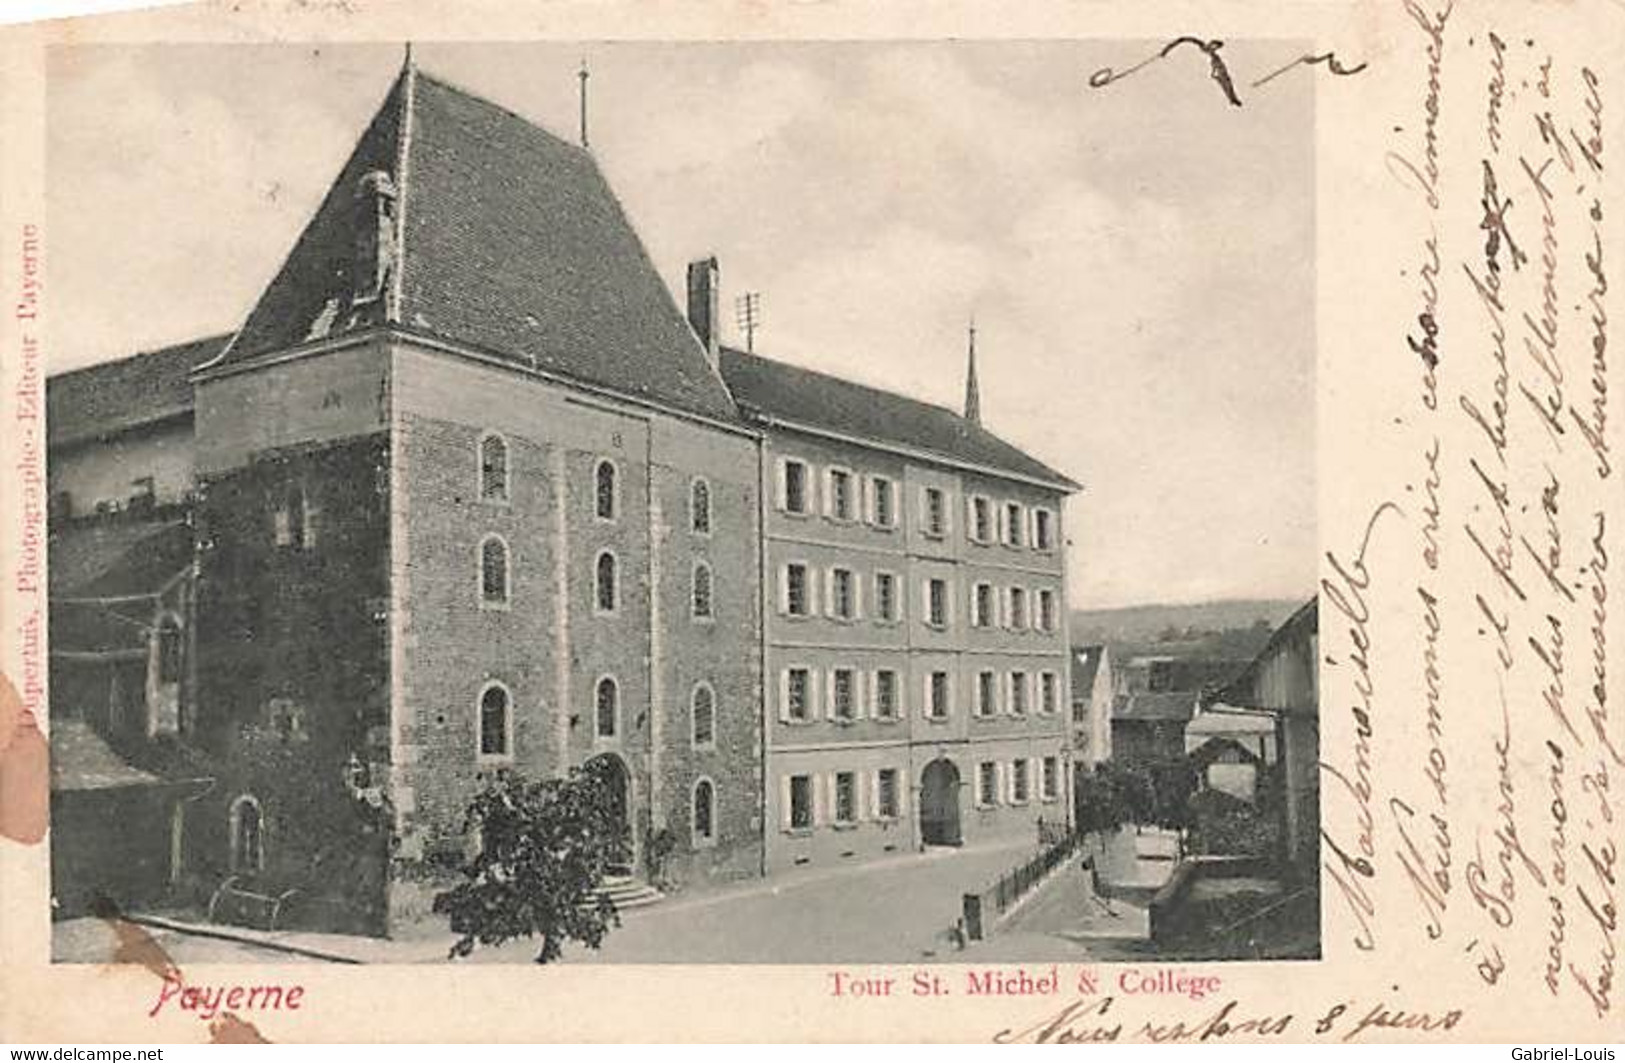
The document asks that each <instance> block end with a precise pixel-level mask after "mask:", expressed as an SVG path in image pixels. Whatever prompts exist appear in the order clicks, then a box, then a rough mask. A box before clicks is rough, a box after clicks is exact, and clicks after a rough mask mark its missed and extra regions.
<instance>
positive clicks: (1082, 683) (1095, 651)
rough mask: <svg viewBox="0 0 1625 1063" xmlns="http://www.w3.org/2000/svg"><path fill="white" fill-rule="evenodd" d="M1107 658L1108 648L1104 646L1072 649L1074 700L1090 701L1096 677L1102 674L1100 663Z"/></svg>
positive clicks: (1075, 647)
mask: <svg viewBox="0 0 1625 1063" xmlns="http://www.w3.org/2000/svg"><path fill="white" fill-rule="evenodd" d="M1105 656H1106V647H1104V646H1074V647H1072V698H1073V700H1075V701H1086V700H1088V698H1089V697H1090V694H1091V692H1092V691H1093V690H1094V687H1095V676H1096V675H1097V674H1098V673H1099V672H1100V662H1101V661H1102V660H1103V659H1104V658H1105Z"/></svg>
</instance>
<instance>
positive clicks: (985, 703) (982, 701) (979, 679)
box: [976, 672, 999, 716]
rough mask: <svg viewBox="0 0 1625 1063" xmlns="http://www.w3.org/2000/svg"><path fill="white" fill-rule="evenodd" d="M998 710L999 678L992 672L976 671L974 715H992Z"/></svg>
mask: <svg viewBox="0 0 1625 1063" xmlns="http://www.w3.org/2000/svg"><path fill="white" fill-rule="evenodd" d="M998 711H999V679H998V676H997V675H995V674H994V673H993V672H978V673H976V715H978V716H992V715H994V714H995V713H997V712H998Z"/></svg>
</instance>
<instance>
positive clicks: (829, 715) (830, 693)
mask: <svg viewBox="0 0 1625 1063" xmlns="http://www.w3.org/2000/svg"><path fill="white" fill-rule="evenodd" d="M824 719H826V720H833V719H835V669H833V668H831V669H830V670H829V671H828V672H826V673H825V674H824Z"/></svg>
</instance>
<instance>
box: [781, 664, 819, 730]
mask: <svg viewBox="0 0 1625 1063" xmlns="http://www.w3.org/2000/svg"><path fill="white" fill-rule="evenodd" d="M784 699H785V700H784V714H785V715H786V716H788V717H789V718H790V719H792V720H808V719H811V718H812V673H811V672H809V671H808V670H807V669H805V668H791V669H789V670H788V671H786V672H785V674H784Z"/></svg>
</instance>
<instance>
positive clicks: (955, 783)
mask: <svg viewBox="0 0 1625 1063" xmlns="http://www.w3.org/2000/svg"><path fill="white" fill-rule="evenodd" d="M920 841H921V842H923V843H924V844H926V845H960V844H963V842H964V836H963V835H962V834H961V833H960V830H959V769H958V768H956V767H954V765H953V761H951V760H948V759H947V758H946V757H938V758H937V759H936V760H933V761H932V762H931V763H929V764H927V765H926V766H925V771H924V772H923V773H921V775H920Z"/></svg>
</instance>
